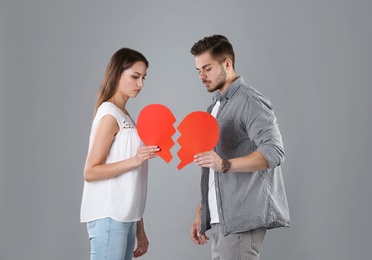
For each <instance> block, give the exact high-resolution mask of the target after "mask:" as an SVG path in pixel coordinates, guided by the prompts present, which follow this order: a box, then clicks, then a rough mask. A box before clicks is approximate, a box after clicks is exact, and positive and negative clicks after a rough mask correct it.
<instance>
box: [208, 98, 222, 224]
mask: <svg viewBox="0 0 372 260" xmlns="http://www.w3.org/2000/svg"><path fill="white" fill-rule="evenodd" d="M220 104H221V103H220V101H217V102H216V104H215V105H214V107H213V109H212V113H211V115H212V116H214V117H216V115H217V112H218V109H219V108H220ZM208 204H209V213H210V216H211V224H215V223H219V222H220V218H219V217H218V211H217V199H216V186H215V181H214V170H213V169H212V168H210V169H209V192H208Z"/></svg>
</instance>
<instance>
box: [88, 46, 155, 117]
mask: <svg viewBox="0 0 372 260" xmlns="http://www.w3.org/2000/svg"><path fill="white" fill-rule="evenodd" d="M138 61H143V62H144V63H145V64H146V68H148V67H149V62H148V61H147V59H146V58H145V56H143V54H141V53H139V52H138V51H135V50H132V49H129V48H122V49H120V50H118V51H117V52H115V53H114V55H113V56H112V57H111V59H110V61H109V63H108V64H107V68H106V71H105V75H104V77H103V80H102V83H101V86H100V88H99V91H98V94H97V98H96V104H95V107H94V114H96V112H97V109H98V107H99V106H100V105H101V104H102V103H103V102H105V101H107V100H108V99H110V98H111V97H112V96H113V95H114V94H115V92H116V89H117V87H118V82H119V79H120V75H121V73H122V72H123V71H124V70H127V69H129V68H130V67H132V66H133V64H134V63H136V62H138Z"/></svg>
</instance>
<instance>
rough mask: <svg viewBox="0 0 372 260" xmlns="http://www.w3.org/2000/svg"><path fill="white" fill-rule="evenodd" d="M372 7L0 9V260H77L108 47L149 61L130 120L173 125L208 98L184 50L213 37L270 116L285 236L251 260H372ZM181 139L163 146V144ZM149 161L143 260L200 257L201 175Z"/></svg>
mask: <svg viewBox="0 0 372 260" xmlns="http://www.w3.org/2000/svg"><path fill="white" fill-rule="evenodd" d="M371 11H372V2H371V1H368V0H365V1H363V0H354V1H346V0H321V1H320V0H312V1H310V0H308V1H294V0H292V1H291V0H282V1H277V0H270V1H262V0H261V1H258V0H257V1H248V0H236V1H235V0H232V1H222V0H214V1H204V0H198V1H195V0H188V1H174V0H164V1H141V0H136V1H135V0H128V1H77V0H76V1H56V0H54V1H53V0H50V1H46V0H45V1H42V0H33V1H25V0H24V1H13V0H1V1H0V120H1V121H0V124H1V127H0V147H1V148H0V167H1V168H0V170H1V175H0V259H1V260H13V259H14V260H18V259H33V260H39V259H88V258H89V242H88V238H87V234H86V230H85V226H84V225H83V224H80V223H79V210H80V200H81V193H82V185H83V178H82V170H83V165H84V161H85V156H86V152H87V146H88V135H89V131H90V124H91V120H92V113H93V106H94V99H95V96H96V93H97V90H98V86H99V83H100V82H101V79H102V76H103V72H104V69H105V67H106V65H107V62H108V59H109V58H110V57H111V55H112V54H113V53H114V52H115V51H116V50H117V49H119V48H121V47H124V46H126V47H131V48H135V49H137V50H139V51H141V52H142V53H143V54H144V55H145V56H146V57H147V58H148V59H149V61H150V68H149V70H148V77H147V80H146V83H145V88H144V89H143V91H142V92H141V94H140V96H138V97H137V98H136V99H132V100H130V102H129V110H130V112H131V114H132V117H134V118H137V115H138V113H139V111H140V110H141V108H142V107H143V106H145V105H147V104H150V103H162V104H164V105H166V106H168V107H169V108H170V109H171V110H172V111H173V113H174V114H175V116H176V118H177V119H178V121H177V122H176V126H177V125H178V124H179V123H180V122H181V120H182V119H183V118H184V117H185V116H186V115H187V114H188V113H190V112H192V111H196V110H205V109H206V107H207V105H208V104H209V103H210V100H211V95H210V94H209V93H207V91H206V90H205V89H204V87H203V86H202V84H201V83H200V81H199V80H198V76H197V73H196V71H195V68H194V66H195V64H194V59H193V57H192V55H191V54H190V53H189V49H190V47H191V46H192V44H193V43H194V42H196V41H197V40H199V39H200V38H202V37H204V36H207V35H211V34H214V33H219V34H224V35H226V36H227V37H228V38H229V39H230V40H231V42H232V44H233V46H234V47H235V52H236V56H237V60H236V70H237V72H238V74H239V75H243V76H244V78H245V81H246V82H248V83H249V84H250V85H252V86H254V87H256V88H257V89H259V90H260V91H261V92H262V93H263V94H265V95H266V96H267V97H268V98H269V99H270V100H271V101H272V103H273V104H274V107H275V111H276V115H277V117H278V122H279V125H280V129H281V131H282V134H283V139H284V144H285V149H286V162H285V163H284V165H283V173H284V179H285V184H286V189H287V195H288V200H289V206H290V210H291V219H292V227H291V228H282V229H276V230H271V231H269V232H268V233H267V236H266V239H265V242H264V245H263V248H262V257H261V259H276V260H279V259H285V260H292V259H296V260H298V259H302V260H306V259H309V260H310V259H311V260H313V259H370V257H371V256H372V247H371V245H372V243H371V242H372V239H371V232H372V225H371V213H372V210H371V201H370V198H371V192H370V185H371V181H372V177H371V167H370V163H371V161H372V148H371V147H372V146H371V145H372V141H371V140H372V138H371V133H372V122H371V121H372V117H371V110H372V103H371V102H370V99H371V97H372V88H371V82H372V73H371V67H372V52H371V46H372V29H371V24H372V16H371ZM177 138H178V133H176V134H175V135H174V140H176V139H177ZM178 149H179V147H178V145H177V144H176V145H175V146H174V147H173V149H172V152H173V155H174V158H173V160H172V161H171V162H170V163H169V164H166V163H165V162H164V161H162V160H161V159H160V158H157V159H154V160H152V161H151V162H150V167H151V168H150V169H151V172H150V184H149V196H148V203H147V208H146V213H145V224H146V230H147V235H148V237H149V240H150V249H149V252H148V254H147V255H145V256H144V257H142V259H144V260H145V259H181V260H183V259H184V260H189V259H209V255H210V253H209V250H210V246H209V245H207V246H204V247H201V246H196V245H194V244H193V243H192V242H191V240H190V238H189V229H190V225H191V223H192V221H193V218H194V215H195V210H196V206H197V203H198V200H199V177H200V174H199V169H198V168H197V167H196V166H194V165H188V166H186V167H185V168H184V169H182V170H181V171H179V170H178V169H177V168H176V166H177V165H178V163H179V160H178V157H177V155H176V152H177V151H178Z"/></svg>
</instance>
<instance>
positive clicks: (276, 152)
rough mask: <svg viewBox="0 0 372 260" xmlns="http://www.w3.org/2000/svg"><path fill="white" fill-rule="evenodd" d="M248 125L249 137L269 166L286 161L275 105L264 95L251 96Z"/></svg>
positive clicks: (248, 108)
mask: <svg viewBox="0 0 372 260" xmlns="http://www.w3.org/2000/svg"><path fill="white" fill-rule="evenodd" d="M246 109H247V113H246V115H247V118H246V126H247V132H248V136H249V138H250V139H251V140H252V141H253V142H254V143H255V144H256V146H257V151H258V152H260V153H261V154H262V155H263V156H264V157H265V159H266V160H267V162H268V165H269V168H274V167H276V166H279V165H280V164H281V163H283V162H284V155H285V154H284V147H283V142H282V136H281V134H280V131H279V127H278V124H277V120H276V117H275V115H274V110H273V106H272V105H271V103H270V101H269V100H267V99H265V98H264V97H260V96H255V97H251V98H250V100H249V102H248V106H247V108H246Z"/></svg>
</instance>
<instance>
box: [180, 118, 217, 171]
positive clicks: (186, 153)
mask: <svg viewBox="0 0 372 260" xmlns="http://www.w3.org/2000/svg"><path fill="white" fill-rule="evenodd" d="M177 129H178V130H179V132H180V134H181V136H180V137H179V138H178V139H177V142H178V143H179V144H180V146H181V149H180V150H179V151H178V153H177V154H178V157H179V158H180V159H181V162H180V163H179V165H178V166H177V168H178V169H179V170H181V169H182V168H183V167H184V166H186V165H187V164H189V163H191V162H193V160H194V155H196V154H198V153H201V152H206V151H210V150H212V149H213V148H214V146H215V145H216V144H217V142H218V138H219V128H218V123H217V121H216V119H215V118H214V117H213V116H212V115H211V114H209V113H207V112H202V111H195V112H192V113H190V114H188V115H187V116H186V117H185V118H184V119H183V120H182V122H181V123H180V125H179V126H178V127H177Z"/></svg>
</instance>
